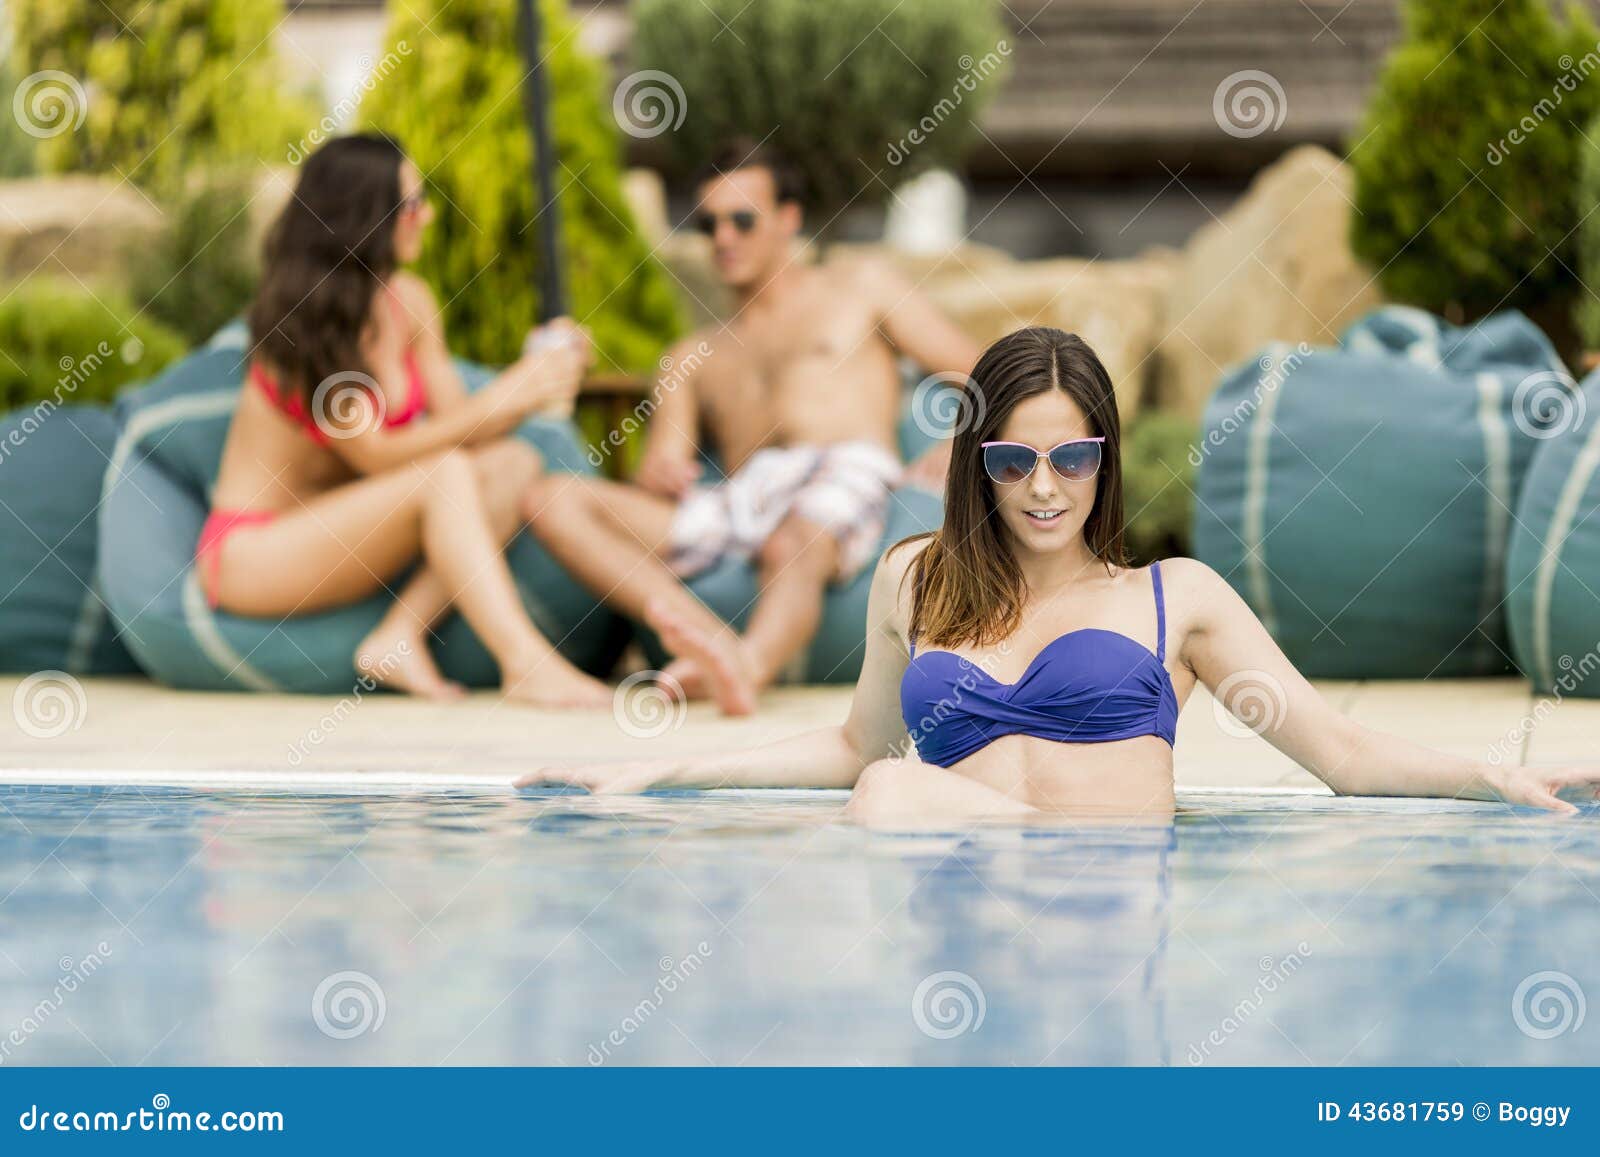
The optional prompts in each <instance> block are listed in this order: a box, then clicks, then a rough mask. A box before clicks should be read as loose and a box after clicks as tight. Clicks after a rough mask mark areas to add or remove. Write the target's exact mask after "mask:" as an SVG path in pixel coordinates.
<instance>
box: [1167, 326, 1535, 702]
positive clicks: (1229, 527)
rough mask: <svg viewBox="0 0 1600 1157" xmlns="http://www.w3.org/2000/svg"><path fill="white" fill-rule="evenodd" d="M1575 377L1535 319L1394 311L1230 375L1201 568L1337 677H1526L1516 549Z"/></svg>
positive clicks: (1286, 644) (1203, 443)
mask: <svg viewBox="0 0 1600 1157" xmlns="http://www.w3.org/2000/svg"><path fill="white" fill-rule="evenodd" d="M1563 379H1565V370H1564V369H1563V367H1562V363H1561V361H1560V359H1559V358H1558V357H1557V356H1556V353H1555V350H1554V349H1552V348H1551V346H1550V343H1549V342H1548V341H1547V340H1546V339H1545V337H1544V334H1543V333H1541V332H1540V330H1539V329H1538V328H1537V327H1536V326H1534V325H1533V323H1532V322H1530V321H1528V320H1527V318H1525V317H1523V316H1522V315H1521V314H1519V313H1502V314H1497V315H1495V316H1493V317H1490V318H1487V319H1485V320H1484V321H1482V322H1480V323H1478V324H1477V325H1475V326H1470V327H1465V328H1457V327H1455V326H1451V325H1448V324H1446V323H1444V322H1442V321H1440V320H1439V319H1437V318H1435V317H1432V316H1431V315H1429V314H1426V313H1423V312H1421V311H1419V310H1414V309H1408V308H1398V307H1391V308H1385V309H1380V310H1378V311H1376V312H1374V313H1372V314H1370V315H1368V316H1367V317H1365V318H1363V319H1362V320H1360V321H1358V322H1356V323H1355V324H1354V325H1353V326H1351V328H1350V329H1349V330H1348V331H1346V332H1345V334H1344V335H1343V336H1342V337H1341V339H1340V343H1339V344H1338V345H1337V346H1334V347H1332V348H1322V349H1316V350H1310V349H1307V348H1305V347H1300V348H1291V347H1288V346H1286V345H1276V346H1273V347H1269V348H1268V349H1267V350H1266V351H1264V353H1263V354H1262V355H1261V356H1260V358H1259V359H1256V360H1252V361H1250V362H1248V363H1246V364H1244V365H1242V366H1239V367H1237V368H1235V369H1233V370H1231V371H1230V372H1229V373H1228V374H1226V375H1225V376H1224V377H1223V379H1222V382H1221V384H1220V385H1219V386H1218V388H1217V391H1216V393H1215V394H1214V395H1213V396H1212V398H1211V400H1210V402H1209V404H1208V406H1207V408H1206V412H1205V418H1204V421H1203V425H1202V429H1203V434H1202V436H1201V438H1200V441H1199V443H1198V444H1197V445H1196V447H1195V448H1194V451H1193V453H1192V454H1191V461H1194V462H1195V463H1196V465H1197V467H1198V480H1197V484H1196V499H1197V500H1196V502H1195V518H1194V550H1195V554H1196V555H1197V556H1198V557H1199V558H1200V559H1202V560H1203V561H1205V562H1206V563H1208V564H1210V565H1211V566H1212V567H1214V568H1215V569H1216V570H1217V571H1218V572H1219V573H1221V574H1222V575H1223V576H1225V577H1226V578H1227V579H1228V581H1229V582H1231V583H1232V584H1233V586H1234V588H1235V589H1236V590H1238V592H1239V594H1240V595H1241V596H1243V597H1244V599H1245V601H1246V602H1248V603H1249V604H1250V606H1251V607H1252V608H1253V609H1254V610H1255V612H1256V614H1257V615H1259V616H1260V617H1261V619H1262V621H1263V622H1264V623H1265V624H1266V626H1267V628H1268V630H1269V631H1271V632H1272V634H1273V636H1274V638H1276V639H1277V641H1278V643H1279V645H1280V646H1281V647H1282V648H1283V650H1284V652H1285V653H1286V654H1287V655H1288V656H1289V658H1290V659H1291V660H1292V661H1293V662H1294V663H1295V664H1296V666H1298V667H1299V668H1300V669H1301V670H1302V671H1304V672H1305V673H1306V674H1307V675H1310V676H1314V677H1322V678H1346V679H1367V678H1426V677H1429V676H1465V675H1490V674H1500V673H1504V672H1506V671H1507V670H1508V669H1509V664H1508V661H1507V655H1508V653H1509V651H1508V640H1507V628H1506V620H1505V614H1504V612H1503V605H1502V604H1503V600H1504V596H1505V563H1506V551H1507V544H1508V543H1507V540H1508V537H1509V535H1510V532H1511V527H1512V523H1513V520H1512V514H1511V512H1512V511H1513V510H1515V509H1516V507H1517V501H1518V495H1519V493H1520V491H1521V487H1522V481H1523V477H1524V474H1525V473H1526V471H1527V469H1528V464H1529V462H1530V461H1531V460H1532V458H1533V454H1534V450H1535V449H1536V448H1537V447H1538V446H1539V445H1540V444H1541V436H1542V435H1543V434H1544V433H1545V432H1546V431H1547V430H1548V428H1549V424H1550V417H1549V415H1548V413H1546V412H1545V408H1544V407H1542V406H1541V405H1540V404H1539V397H1540V394H1541V391H1542V390H1543V389H1545V388H1547V387H1549V386H1550V385H1551V384H1552V383H1559V382H1561V381H1562V380H1563Z"/></svg>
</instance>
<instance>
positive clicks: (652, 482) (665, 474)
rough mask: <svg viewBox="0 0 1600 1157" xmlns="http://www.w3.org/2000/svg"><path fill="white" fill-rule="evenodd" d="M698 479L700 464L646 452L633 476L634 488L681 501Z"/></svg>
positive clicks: (686, 459)
mask: <svg viewBox="0 0 1600 1157" xmlns="http://www.w3.org/2000/svg"><path fill="white" fill-rule="evenodd" d="M699 477H700V463H699V462H697V461H696V460H695V459H693V458H680V457H678V456H676V455H673V454H660V453H657V454H652V453H650V451H648V450H646V451H645V454H644V458H643V459H641V460H640V462H639V470H638V472H637V473H636V474H635V475H634V476H633V481H634V484H635V485H636V486H639V487H641V488H642V489H644V490H648V491H649V492H650V493H651V494H659V495H660V496H661V497H662V498H674V499H681V498H683V496H684V495H685V494H687V493H688V492H689V487H691V486H693V485H694V483H695V480H696V479H697V478H699Z"/></svg>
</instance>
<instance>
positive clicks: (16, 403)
mask: <svg viewBox="0 0 1600 1157" xmlns="http://www.w3.org/2000/svg"><path fill="white" fill-rule="evenodd" d="M0 350H4V351H5V354H6V356H5V357H0V412H3V411H7V410H12V409H15V408H17V407H20V406H32V405H34V404H36V403H38V402H42V401H49V402H51V403H52V404H54V405H60V406H67V405H80V404H83V403H87V402H109V401H110V400H111V399H112V398H113V397H115V396H116V393H117V391H118V390H119V389H120V388H121V387H122V386H124V385H126V384H127V383H129V382H132V381H142V380H144V379H145V378H149V377H151V376H153V375H154V374H155V373H156V372H157V371H159V370H160V369H161V368H162V367H163V366H165V365H166V364H167V363H168V362H171V361H174V360H176V359H177V358H179V357H181V356H182V355H183V352H184V343H183V339H182V338H180V337H179V336H178V335H177V334H175V333H173V332H172V331H171V330H169V329H167V328H166V327H165V326H162V325H160V324H158V323H156V322H154V321H149V320H147V319H144V318H139V317H137V316H136V315H135V312H134V309H133V307H132V306H131V305H129V304H128V302H127V301H126V300H124V299H122V298H120V297H118V296H116V295H114V294H108V293H106V292H103V291H99V290H97V291H95V292H94V293H91V292H89V291H88V290H86V289H83V288H81V287H80V286H78V285H76V284H74V283H72V282H58V281H52V280H49V279H45V278H37V279H34V280H31V281H27V282H24V283H23V284H21V285H18V286H16V287H14V288H13V289H11V290H10V291H9V292H8V293H6V294H5V295H4V296H3V297H0Z"/></svg>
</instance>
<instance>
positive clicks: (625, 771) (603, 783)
mask: <svg viewBox="0 0 1600 1157" xmlns="http://www.w3.org/2000/svg"><path fill="white" fill-rule="evenodd" d="M670 770H671V769H670V768H669V767H668V766H666V765H665V764H662V763H659V762H652V763H642V762H641V763H593V764H588V765H585V766H579V767H538V768H535V769H534V770H532V771H530V772H528V773H526V774H525V775H520V776H518V777H517V778H516V780H515V781H513V783H512V785H511V786H512V787H515V788H518V789H521V788H525V787H581V788H583V789H584V790H585V791H587V792H589V794H591V795H635V794H637V793H639V792H642V791H649V790H650V789H651V788H652V787H655V786H657V785H658V784H660V783H661V782H662V780H664V779H666V778H667V775H668V774H669V772H670Z"/></svg>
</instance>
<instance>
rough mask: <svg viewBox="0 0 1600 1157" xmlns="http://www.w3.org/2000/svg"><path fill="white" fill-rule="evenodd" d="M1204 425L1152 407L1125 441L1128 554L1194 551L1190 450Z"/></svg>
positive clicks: (1144, 555) (1151, 556)
mask: <svg viewBox="0 0 1600 1157" xmlns="http://www.w3.org/2000/svg"><path fill="white" fill-rule="evenodd" d="M1199 436H1200V428H1199V426H1197V425H1196V424H1195V423H1194V422H1191V421H1190V420H1189V419H1187V418H1185V417H1182V416H1180V415H1178V414H1166V413H1161V412H1159V411H1147V412H1145V413H1143V414H1141V415H1139V417H1137V418H1135V419H1134V420H1133V422H1132V424H1131V425H1130V426H1129V428H1128V430H1127V432H1126V434H1125V435H1124V437H1123V441H1122V502H1123V508H1124V509H1125V510H1126V511H1127V518H1128V526H1127V533H1126V536H1125V537H1126V540H1127V545H1128V553H1129V554H1131V555H1132V556H1133V557H1134V558H1135V559H1136V560H1140V561H1148V560H1150V559H1155V558H1172V557H1174V556H1178V555H1186V554H1188V553H1189V526H1190V522H1191V520H1192V516H1193V513H1194V464H1193V463H1192V462H1190V461H1189V453H1190V451H1191V449H1192V448H1193V447H1194V444H1195V440H1196V439H1197V438H1199Z"/></svg>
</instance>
